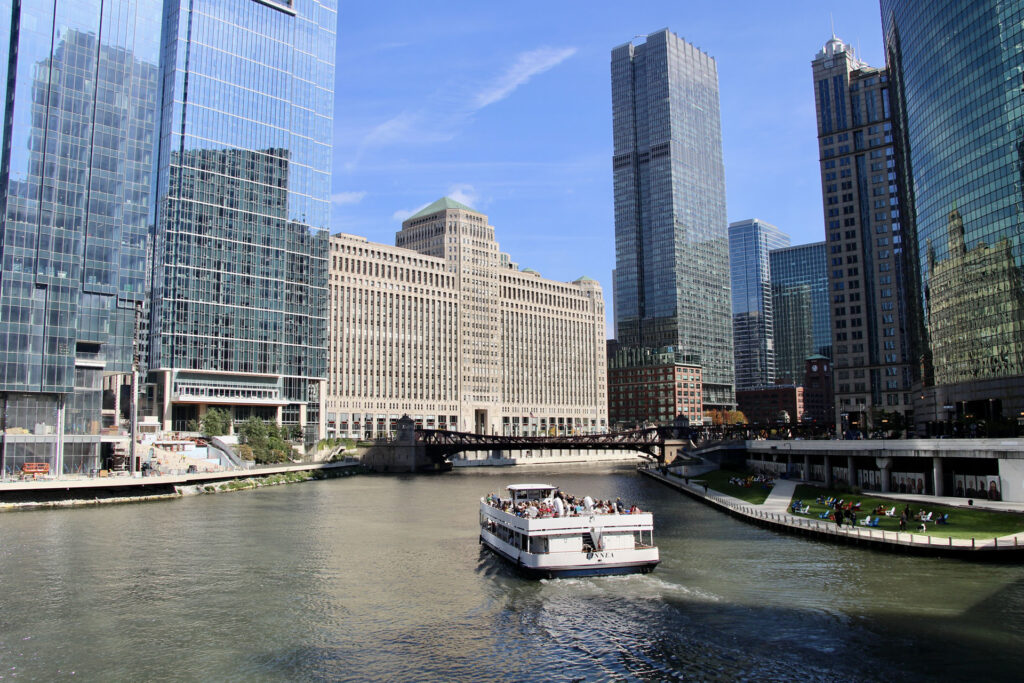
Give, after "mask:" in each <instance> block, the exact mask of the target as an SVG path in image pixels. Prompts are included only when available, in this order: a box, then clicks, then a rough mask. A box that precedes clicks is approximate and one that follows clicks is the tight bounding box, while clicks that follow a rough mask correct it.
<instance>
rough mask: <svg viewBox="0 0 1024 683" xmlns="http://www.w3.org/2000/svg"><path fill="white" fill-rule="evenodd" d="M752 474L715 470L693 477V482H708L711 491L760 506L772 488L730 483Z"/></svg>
mask: <svg viewBox="0 0 1024 683" xmlns="http://www.w3.org/2000/svg"><path fill="white" fill-rule="evenodd" d="M751 474H752V473H751V472H745V471H741V470H713V471H711V472H706V473H704V474H702V475H700V476H699V477H693V478H692V479H691V481H693V482H696V483H698V484H700V483H702V482H705V481H706V482H707V483H708V488H709V489H714V490H715V491H718V492H719V493H724V494H725V495H727V496H732V497H733V498H739V499H740V500H745V501H747V502H748V503H751V504H753V505H760V504H761V503H763V502H764V499H765V498H767V497H768V494H769V493H771V489H770V488H765V487H764V486H763V485H761V484H756V483H755V484H754V485H753V486H751V487H750V488H746V487H744V486H737V485H736V484H730V483H729V478H730V477H748V476H750V475H751Z"/></svg>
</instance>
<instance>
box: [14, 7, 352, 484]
mask: <svg viewBox="0 0 1024 683" xmlns="http://www.w3.org/2000/svg"><path fill="white" fill-rule="evenodd" d="M336 19H337V9H336V1H335V0H191V2H188V3H183V2H179V1H178V0H74V1H71V0H49V1H47V2H43V1H41V0H21V1H20V2H12V1H10V0H0V36H6V37H7V41H6V42H5V43H4V47H5V48H6V49H5V54H7V55H8V59H6V60H2V61H0V70H2V73H0V77H2V78H3V83H4V84H5V88H6V96H5V98H4V100H3V102H2V103H0V107H2V112H3V125H4V128H3V143H4V144H3V155H2V159H0V211H2V212H3V214H2V215H3V223H2V226H0V339H2V342H0V398H2V401H3V406H2V407H3V412H2V416H3V425H2V429H3V453H4V469H5V471H6V472H7V473H13V472H15V471H17V469H18V468H19V466H20V465H21V464H22V463H24V462H49V463H50V464H51V471H62V472H80V471H84V470H87V469H88V468H91V467H96V466H101V465H102V464H104V456H105V455H109V454H110V453H111V451H112V448H113V443H114V442H117V441H120V442H122V443H123V442H124V441H125V439H124V437H123V435H122V433H123V432H124V429H125V425H124V424H123V423H122V420H123V418H124V417H125V415H126V414H127V411H126V410H125V409H123V408H122V406H119V400H120V398H121V397H122V396H125V397H127V395H128V392H127V391H122V385H123V384H124V383H125V377H126V373H130V372H131V370H132V367H133V360H134V357H135V356H136V355H137V356H138V357H139V361H140V365H141V366H142V369H143V370H145V369H146V367H145V366H146V364H147V360H148V365H149V368H150V370H151V371H153V373H155V374H154V377H155V378H156V379H157V380H158V381H157V389H158V391H157V392H156V398H157V399H158V404H157V406H156V407H157V409H158V412H159V414H160V417H162V418H163V423H164V427H165V428H167V429H170V428H172V427H180V428H184V427H185V426H186V424H187V420H188V419H190V418H198V417H200V416H201V414H202V412H203V411H204V410H205V408H206V406H209V405H220V406H224V407H228V408H230V409H231V410H232V411H233V413H234V416H235V417H236V418H238V419H244V418H245V417H246V416H247V415H250V414H257V415H261V416H264V417H271V418H275V419H277V420H279V421H282V422H284V423H286V424H287V423H291V424H304V425H308V427H309V431H310V435H311V436H313V435H315V434H317V433H322V430H323V425H322V416H321V411H320V403H321V401H320V396H321V393H322V392H321V386H322V383H323V381H324V379H325V377H326V339H327V335H326V312H327V299H326V296H327V289H326V282H327V260H326V259H327V248H328V241H327V232H328V219H329V204H328V201H329V200H328V197H329V187H330V156H331V152H330V143H331V130H332V110H333V81H334V45H335V25H336ZM151 300H152V302H153V305H152V308H151V309H150V306H149V302H150V301H151ZM150 332H151V333H152V336H151V337H149V339H150V343H149V344H148V345H147V342H146V336H147V334H148V333H150ZM147 348H148V350H149V352H150V353H149V354H148V357H147V353H146V351H147ZM176 417H180V418H182V419H177V420H176V419H175V418H176Z"/></svg>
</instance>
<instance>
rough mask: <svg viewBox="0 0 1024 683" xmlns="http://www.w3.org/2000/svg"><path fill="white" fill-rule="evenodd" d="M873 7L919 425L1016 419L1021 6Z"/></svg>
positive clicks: (897, 2) (1023, 215) (1000, 0)
mask: <svg viewBox="0 0 1024 683" xmlns="http://www.w3.org/2000/svg"><path fill="white" fill-rule="evenodd" d="M881 11H882V23H883V29H884V38H885V50H886V63H887V66H888V70H889V74H890V76H891V91H892V98H891V99H892V104H893V130H894V134H895V143H896V151H897V154H896V160H897V169H896V170H897V177H898V180H899V182H898V189H899V191H900V193H901V202H902V204H903V207H904V208H903V220H902V223H903V231H904V247H905V249H906V255H907V258H906V262H907V269H906V276H907V277H906V280H907V292H908V297H909V299H910V301H909V303H910V304H911V306H910V312H911V315H910V330H911V332H912V333H913V334H912V336H911V339H912V342H913V351H914V360H915V361H917V367H918V368H920V370H921V372H920V377H919V379H920V382H921V386H920V391H915V392H914V395H915V397H916V398H917V399H918V403H917V405H916V406H915V415H914V417H915V421H916V423H917V431H918V432H919V433H926V432H928V431H932V432H935V431H940V430H941V431H948V430H949V429H950V426H951V424H950V423H952V422H953V421H963V422H964V423H973V424H976V423H979V422H982V421H995V422H999V421H1001V420H1005V421H1007V422H1008V423H1009V424H1010V425H1011V428H1012V425H1013V423H1015V422H1016V421H1017V419H1018V418H1019V417H1021V416H1024V289H1022V288H1024V277H1022V267H1024V172H1022V169H1024V81H1022V77H1021V74H1022V73H1024V50H1022V49H1021V45H1022V44H1024V6H1022V5H1021V3H1020V2H1016V1H1012V0H975V1H967V0H956V1H954V2H946V3H941V4H939V5H936V4H934V3H917V2H909V1H906V2H904V1H902V0H882V2H881ZM943 423H945V424H943Z"/></svg>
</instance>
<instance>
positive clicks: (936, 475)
mask: <svg viewBox="0 0 1024 683" xmlns="http://www.w3.org/2000/svg"><path fill="white" fill-rule="evenodd" d="M932 480H933V481H934V482H935V491H934V495H936V496H944V495H946V493H945V488H946V487H945V486H943V482H942V458H932Z"/></svg>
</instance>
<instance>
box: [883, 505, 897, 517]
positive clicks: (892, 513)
mask: <svg viewBox="0 0 1024 683" xmlns="http://www.w3.org/2000/svg"><path fill="white" fill-rule="evenodd" d="M885 516H886V517H895V516H896V506H895V505H893V506H892V507H891V508H889V509H888V510H886V511H885Z"/></svg>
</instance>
